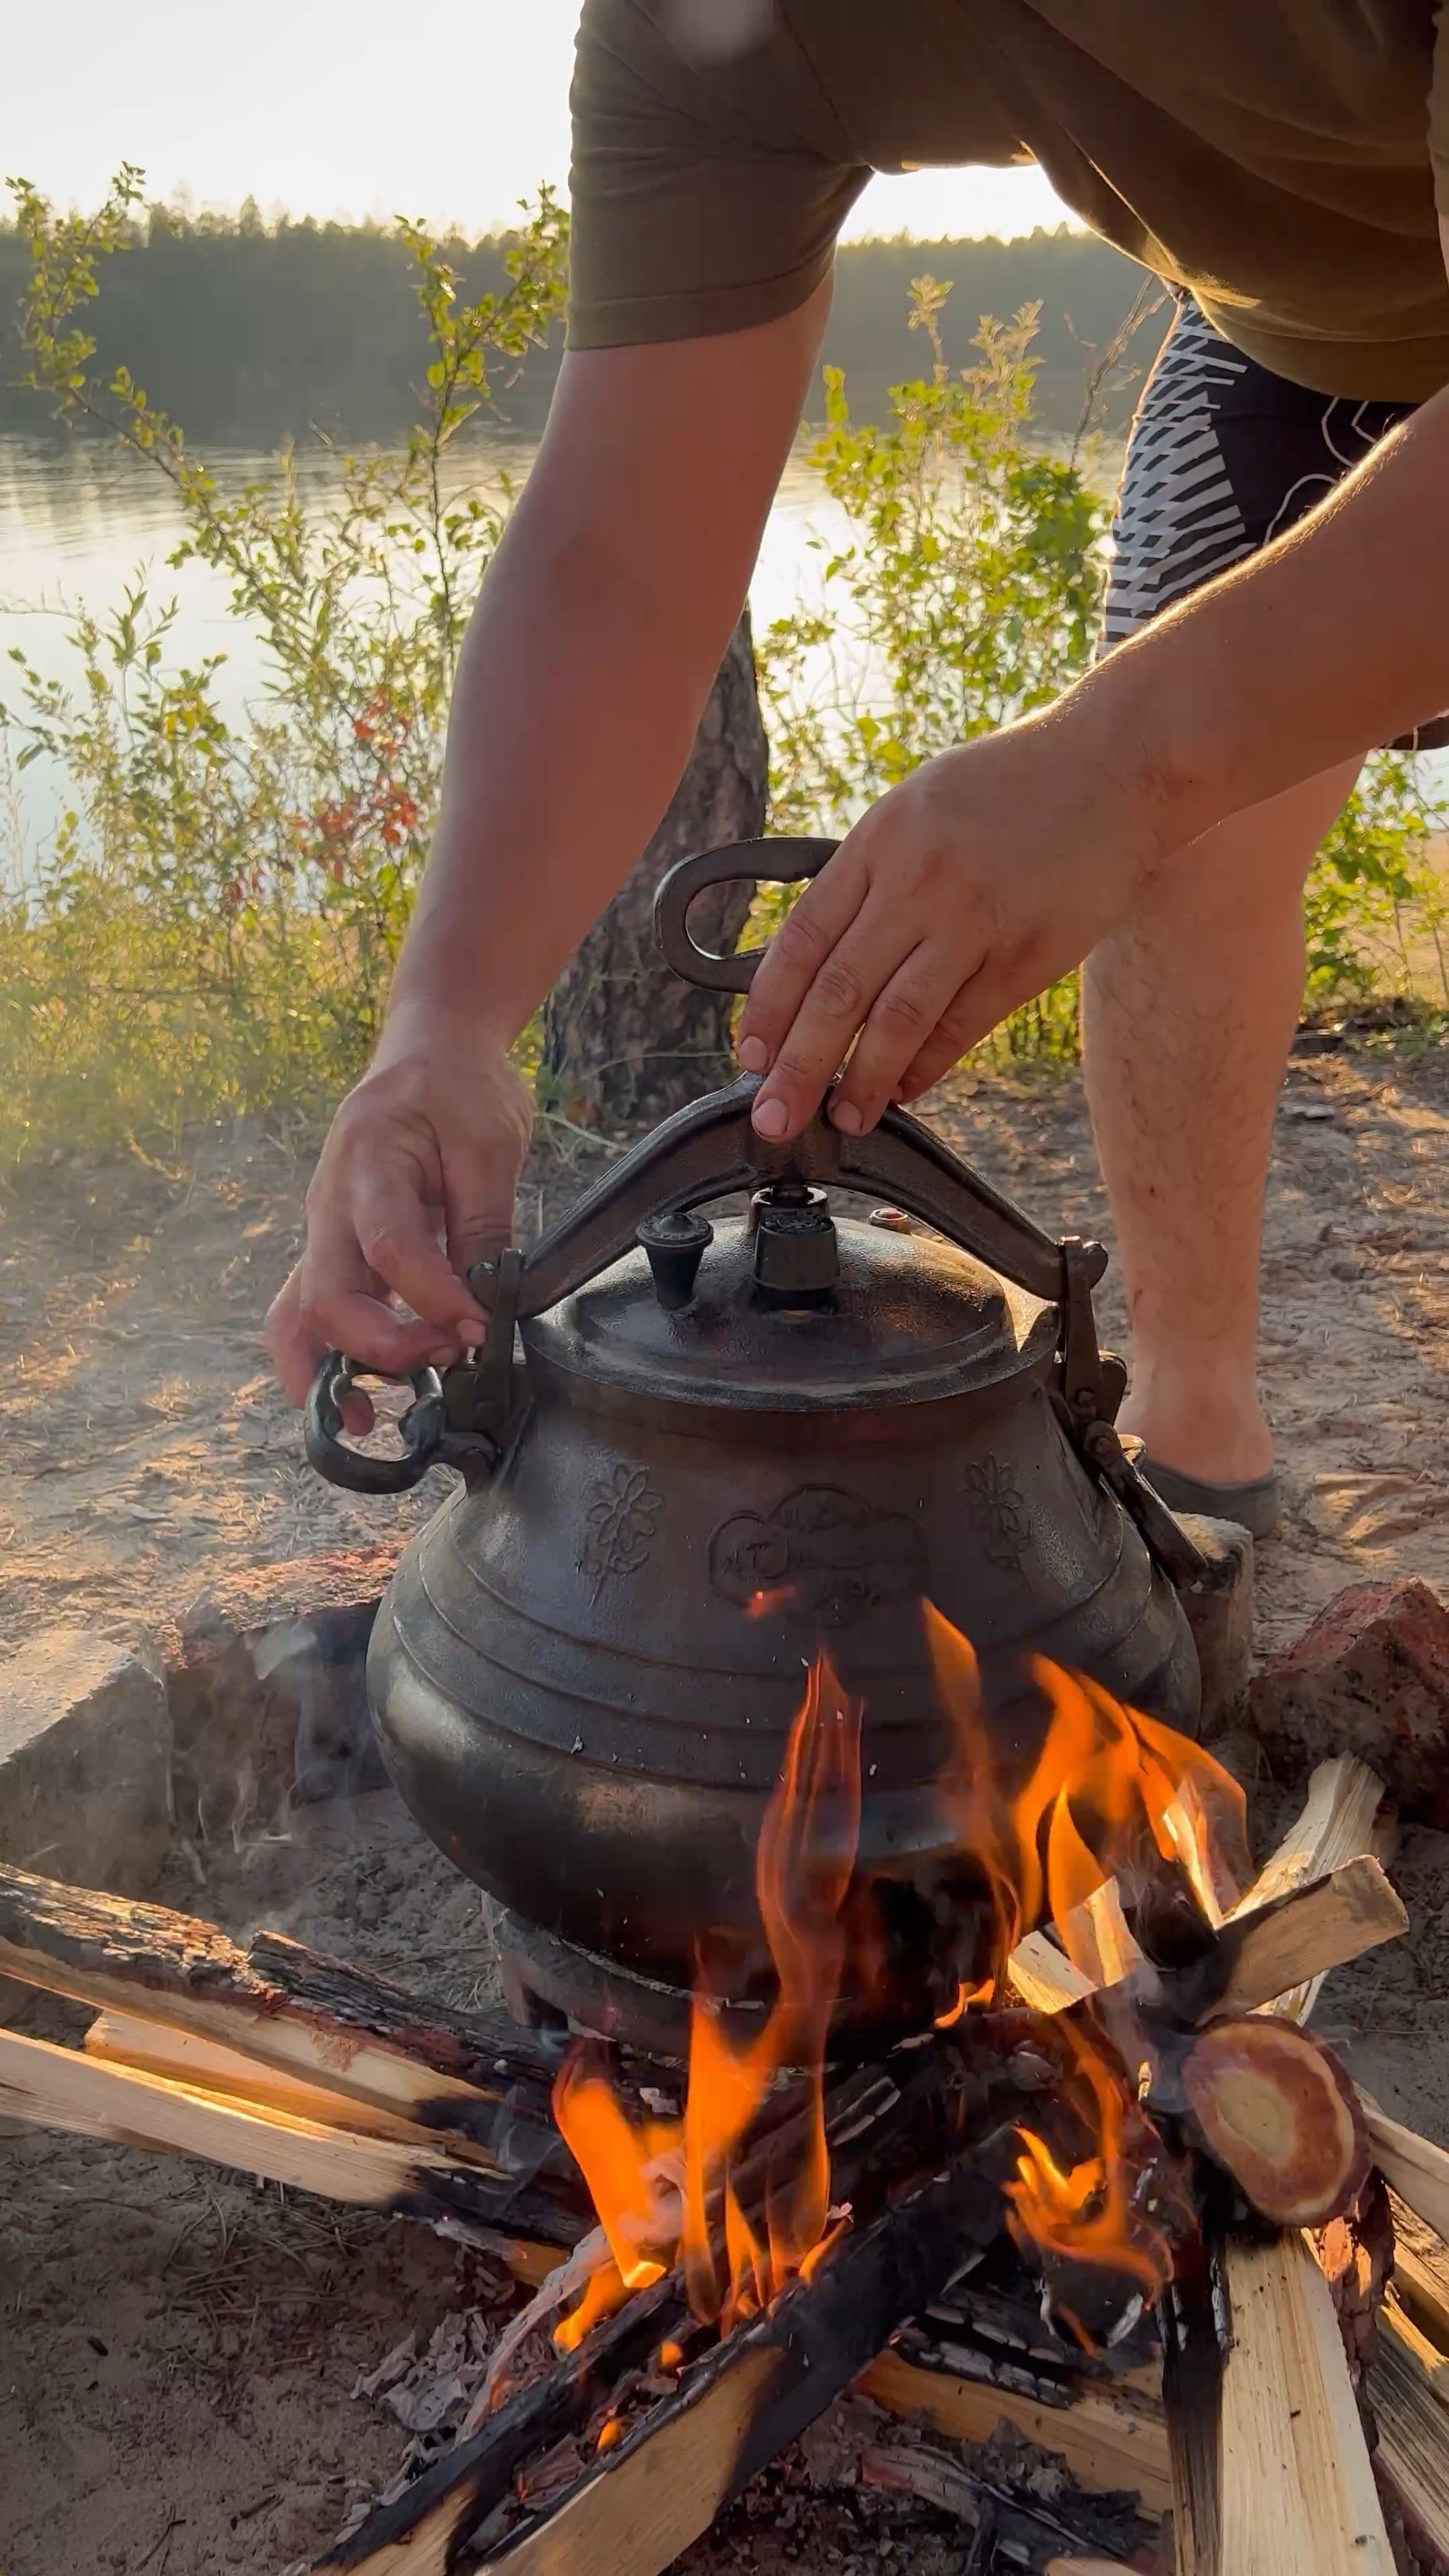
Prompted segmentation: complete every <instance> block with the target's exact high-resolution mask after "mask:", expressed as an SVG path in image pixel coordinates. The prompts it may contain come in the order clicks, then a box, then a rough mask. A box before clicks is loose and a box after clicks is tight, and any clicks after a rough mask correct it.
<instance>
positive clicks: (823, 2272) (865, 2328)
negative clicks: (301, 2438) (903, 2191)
mask: <svg viewBox="0 0 1449 2576" xmlns="http://www.w3.org/2000/svg"><path fill="white" fill-rule="evenodd" d="M1009 2139H1010V2132H1009V2131H1004V2132H1000V2133H997V2134H995V2135H993V2136H992V2137H990V2138H988V2139H986V2140H984V2141H983V2142H982V2144H981V2146H980V2147H979V2148H978V2149H977V2150H976V2151H975V2152H974V2153H973V2154H972V2155H970V2156H965V2157H962V2158H960V2159H958V2160H957V2162H956V2163H955V2164H953V2165H952V2166H951V2167H949V2168H948V2170H947V2171H946V2172H945V2173H944V2174H942V2175H940V2176H938V2177H937V2178H936V2179H935V2180H934V2181H932V2182H929V2183H927V2184H926V2185H924V2187H923V2188H922V2189H920V2190H919V2191H917V2192H914V2193H913V2194H911V2195H910V2197H909V2198H907V2199H906V2200H903V2201H901V2202H900V2203H898V2204H897V2205H896V2206H895V2207H894V2208H892V2209H889V2210H887V2211H886V2212H885V2213H884V2214H883V2215H882V2216H881V2217H880V2218H878V2219H876V2220H875V2221H874V2222H873V2223H872V2224H871V2225H869V2226H867V2227H863V2228H860V2229H859V2230H856V2231H852V2232H851V2233H849V2234H847V2235H846V2236H845V2237H844V2238H842V2239H841V2241H840V2242H839V2244H838V2245H837V2246H836V2247H835V2249H834V2250H833V2251H832V2252H831V2253H830V2254H829V2255H828V2256H827V2257H826V2258H825V2260H824V2261H822V2262H821V2263H820V2264H818V2265H817V2266H816V2267H815V2268H814V2269H813V2270H812V2272H811V2274H810V2277H809V2279H808V2280H800V2281H796V2282H794V2283H793V2284H792V2285H791V2287H790V2288H789V2289H787V2290H786V2291H784V2292H783V2293H782V2295H781V2296H780V2297H779V2298H778V2299H777V2300H775V2302H774V2303H773V2305H772V2306H771V2307H770V2308H769V2310H768V2311H767V2312H766V2313H765V2314H764V2315H762V2316H759V2317H757V2318H755V2319H754V2320H753V2321H752V2322H751V2323H748V2324H743V2325H740V2326H737V2327H736V2329H735V2331H734V2332H733V2333H732V2334H730V2335H729V2336H727V2337H726V2338H725V2339H724V2340H723V2341H722V2342H719V2343H716V2344H715V2345H714V2347H713V2349H712V2350H710V2351H708V2352H706V2353H705V2354H704V2355H703V2356H702V2358H700V2359H699V2360H698V2361H696V2362H694V2363H693V2364H692V2365H687V2366H686V2367H685V2368H684V2370H683V2371H682V2372H681V2373H680V2381H679V2387H678V2392H677V2394H674V2395H671V2396H669V2397H667V2398H664V2399H662V2400H660V2401H658V2402H657V2403H656V2404H654V2405H652V2406H651V2407H650V2408H649V2409H648V2410H647V2412H646V2413H645V2414H644V2415H643V2417H642V2418H641V2419H640V2420H639V2421H638V2422H636V2423H634V2424H632V2425H628V2426H626V2427H625V2429H624V2432H623V2437H622V2439H620V2440H619V2441H617V2442H616V2444H615V2445H614V2446H613V2447H612V2448H610V2449H609V2450H607V2451H605V2452H604V2453H603V2454H602V2455H601V2456H600V2457H599V2459H598V2461H597V2463H596V2465H595V2466H594V2467H593V2468H592V2469H590V2470H589V2471H587V2472H586V2473H585V2475H584V2477H583V2479H582V2481H581V2482H579V2483H577V2484H575V2485H573V2486H571V2487H570V2488H568V2489H566V2490H565V2492H564V2494H563V2495H562V2496H561V2497H557V2498H555V2499H554V2500H553V2501H551V2502H549V2503H547V2504H545V2505H543V2506H542V2507H541V2508H540V2509H539V2510H538V2511H536V2512H534V2513H531V2514H530V2513H527V2512H525V2517H524V2519H523V2520H522V2521H521V2522H518V2521H515V2522H514V2523H513V2527H512V2528H511V2529H509V2530H507V2531H506V2532H504V2531H490V2530H489V2525H490V2523H491V2522H492V2521H493V2520H494V2518H495V2517H496V2516H497V2515H498V2514H499V2513H500V2511H504V2510H506V2509H507V2508H508V2507H509V2506H510V2504H511V2502H512V2500H513V2499H514V2498H515V2496H516V2494H517V2492H518V2486H519V2481H520V2480H521V2481H522V2487H523V2495H524V2501H525V2505H526V2498H527V2464H528V2462H529V2461H530V2459H533V2458H536V2457H540V2456H541V2455H542V2453H543V2451H544V2450H545V2449H547V2448H549V2447H552V2446H553V2445H554V2444H555V2443H556V2442H557V2440H558V2439H559V2436H560V2434H561V2433H562V2432H565V2431H567V2430H570V2429H571V2428H573V2427H575V2426H577V2425H578V2424H579V2423H580V2421H582V2420H583V2419H584V2417H585V2416H586V2415H587V2414H588V2412H589V2411H590V2410H591V2408H592V2407H593V2406H594V2404H596V2403H597V2402H598V2400H599V2399H601V2398H604V2399H607V2397H608V2394H609V2387H610V2385H611V2379H610V2374H611V2373H612V2374H613V2377H614V2379H615V2380H616V2379H617V2377H618V2376H619V2373H620V2369H621V2366H622V2367H624V2368H627V2367H628V2366H629V2362H630V2361H632V2360H633V2359H634V2357H635V2356H636V2355H639V2354H644V2353H649V2352H652V2351H653V2350H654V2349H655V2348H656V2346H657V2344H658V2343H659V2341H660V2340H661V2338H662V2337H663V2336H664V2335H666V2334H668V2333H669V2332H670V2331H671V2325H670V2319H671V2315H678V2314H679V2313H680V2312H682V2310H683V2290H682V2284H681V2283H680V2282H679V2280H678V2279H675V2280H672V2281H666V2282H662V2283H660V2284H658V2285H657V2287H656V2289H655V2290H652V2291H646V2292H645V2293H643V2294H642V2296H641V2297H640V2298H636V2299H634V2300H631V2301H630V2302H629V2303H628V2305H626V2306H625V2307H624V2308H623V2309H621V2310H620V2312H619V2314H618V2316H616V2317H614V2318H611V2319H609V2320H608V2321H607V2323H606V2324H605V2325H603V2326H601V2327H598V2328H596V2329H595V2330H594V2332H593V2333H592V2334H591V2335H588V2336H586V2337H585V2339H584V2341H583V2342H582V2343H581V2344H580V2345H579V2347H578V2350H577V2351H576V2352H575V2353H573V2354H572V2355H570V2356H569V2358H568V2360H567V2361H566V2362H564V2363H562V2364H560V2365H559V2366H558V2367H557V2368H556V2369H555V2370H553V2371H552V2372H551V2373H550V2374H549V2375H548V2376H547V2378H546V2379H545V2380H543V2381H542V2382H540V2383H538V2385H537V2386H535V2387H534V2388H532V2389H530V2390H528V2391H526V2392H525V2393H524V2394H523V2396H522V2397H521V2398H519V2399H516V2400H514V2401H513V2402H512V2403H511V2404H509V2405H505V2406H504V2407H502V2408H500V2410H499V2412H498V2414H497V2415H496V2416H495V2417H494V2418H493V2419H492V2421H491V2422H490V2423H489V2424H488V2425H486V2426H485V2427H484V2429H483V2431H482V2432H480V2433H478V2434H476V2435H475V2436H474V2437H473V2439H472V2440H471V2441H467V2442H463V2443H460V2444H459V2445H458V2446H457V2448H456V2449H455V2450H454V2451H452V2452H450V2453H449V2454H448V2455H447V2456H446V2458H444V2459H442V2460H440V2461H438V2462H437V2463H436V2464H435V2466H434V2467H433V2468H431V2469H428V2470H426V2471H425V2472H424V2474H423V2476H422V2477H421V2478H419V2479H418V2480H417V2482H416V2483H415V2485H413V2486H412V2487H410V2488H409V2489H408V2490H407V2492H406V2493H405V2494H404V2495H402V2496H400V2497H399V2498H398V2499H397V2500H396V2502H395V2503H393V2504H391V2505H386V2506H383V2507H381V2508H380V2509H379V2511H378V2512H376V2513H375V2514H373V2515H371V2516H370V2517H369V2519H368V2521H367V2522H365V2523H364V2524H363V2525H362V2526H361V2528H360V2530H358V2531H357V2532H354V2533H353V2534H351V2535H350V2536H349V2538H347V2539H346V2540H343V2541H339V2542H338V2543H337V2545H336V2546H335V2547H334V2548H333V2549H332V2550H330V2551H329V2552H328V2553H327V2554H326V2556H325V2557H324V2558H322V2559H321V2560H320V2561H319V2562H318V2563H319V2566H320V2567H322V2568H326V2569H338V2570H344V2569H345V2570H348V2571H353V2576H364V2571H365V2576H448V2571H449V2570H451V2569H453V2568H455V2567H456V2566H457V2565H458V2564H459V2563H460V2560H461V2557H462V2554H463V2552H464V2550H465V2549H466V2548H468V2547H469V2546H470V2545H472V2546H475V2547H477V2546H481V2547H482V2549H483V2550H484V2551H485V2552H490V2551H491V2552H493V2553H496V2554H492V2555H488V2554H485V2555H484V2556H483V2558H482V2561H481V2566H480V2576H482V2570H483V2569H494V2568H496V2569H499V2570H500V2571H501V2570H502V2569H503V2568H504V2567H505V2566H506V2567H507V2570H508V2576H565V2571H576V2570H577V2569H579V2568H587V2569H588V2571H589V2576H660V2571H661V2570H663V2569H664V2568H666V2567H668V2566H670V2565H671V2564H672V2562H673V2560H674V2559H675V2558H676V2557H678V2556H679V2554H680V2552H681V2551H682V2550H684V2549H687V2548H688V2547H689V2546H690V2544H691V2542H692V2541H694V2540H696V2539H698V2537H699V2536H700V2534H701V2533H702V2532H704V2531H706V2530H707V2529H708V2528H709V2525H710V2523H711V2522H712V2521H713V2519H714V2517H715V2515H716V2514H717V2513H718V2512H719V2511H720V2510H721V2509H722V2507H723V2506H724V2505H725V2504H726V2503H728V2502H729V2501H730V2499H731V2498H732V2497H733V2496H735V2495H737V2494H739V2492H740V2491H741V2489H742V2488H743V2487H745V2486H746V2485H747V2484H748V2483H749V2481H750V2479H751V2478H752V2477H753V2476H754V2475H755V2474H756V2472H757V2471H758V2470H759V2469H761V2468H763V2467H765V2466H766V2464H767V2463H768V2462H769V2461H770V2460H771V2459H773V2458H774V2457H775V2455H776V2453H777V2452H779V2451H780V2450H782V2449H783V2448H784V2447H785V2446H786V2444H787V2443H789V2442H792V2441H794V2440H795V2439H796V2437H797V2436H798V2435H799V2434H800V2433H802V2432H803V2431H804V2430H805V2428H806V2426H807V2425H809V2424H812V2423H813V2422H814V2421H815V2419H816V2417H817V2416H818V2415H819V2414H821V2413H822V2412H823V2410H824V2409H825V2407H827V2406H828V2405H829V2404H830V2403H831V2402H832V2400H833V2399H834V2398H836V2397H837V2396H839V2395H840V2393H841V2391H842V2390H843V2389H845V2388H847V2387H848V2386H849V2385H850V2384H851V2382H852V2381H853V2380H855V2379H856V2378H857V2377H858V2376H859V2374H860V2372H861V2371H862V2370H864V2369H865V2368H866V2367H867V2365H868V2364H869V2363H870V2361H871V2360H872V2358H873V2356H874V2355H875V2354H876V2353H877V2352H878V2351H879V2350H880V2347H881V2346H882V2344H884V2343H885V2342H887V2341H888V2339H889V2337H890V2336H891V2334H892V2333H893V2332H894V2331H895V2329H896V2327H897V2326H898V2325H900V2324H901V2323H902V2322H903V2321H904V2319H905V2318H906V2317H908V2316H910V2315H911V2314H913V2313H914V2311H915V2310H916V2309H917V2308H920V2307H924V2306H925V2305H927V2304H928V2302H929V2301H930V2299H931V2298H932V2297H933V2296H934V2295H935V2294H936V2292H937V2291H939V2290H940V2289H942V2288H943V2287H944V2286H945V2283H946V2282H947V2281H948V2280H949V2279H950V2278H951V2276H952V2274H953V2273H954V2272H955V2271H956V2270H957V2269H958V2268H959V2265H960V2263H961V2260H962V2256H963V2252H964V2251H965V2250H966V2249H968V2248H969V2247H970V2246H971V2245H973V2244H985V2243H990V2242H991V2241H992V2240H993V2239H994V2238H995V2237H996V2236H997V2235H998V2234H999V2233H1000V2230H1001V2226H1002V2211H1003V2203H1002V2198H1001V2192H1000V2181H999V2175H1000V2170H1001V2169H1002V2168H1003V2166H1004V2163H1005V2159H1006V2156H1007V2152H1008V2148H1009ZM650 2303H652V2305H651V2304H650ZM646 2307H649V2308H650V2313H649V2316H648V2319H647V2324H644V2323H642V2322H634V2321H635V2320H636V2312H638V2311H640V2310H643V2309H645V2308H646ZM626 2348H627V2352H628V2360H626V2359H625V2352H626Z"/></svg>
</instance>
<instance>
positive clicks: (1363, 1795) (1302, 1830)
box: [1228, 1753, 1384, 1922]
mask: <svg viewBox="0 0 1449 2576" xmlns="http://www.w3.org/2000/svg"><path fill="white" fill-rule="evenodd" d="M1383 1799H1384V1784H1383V1782H1382V1780H1380V1779H1379V1778H1378V1776H1377V1774H1376V1773H1374V1772H1372V1771H1371V1770H1370V1769H1369V1767H1368V1764H1367V1763H1366V1762H1360V1761H1359V1759H1358V1756H1357V1754H1354V1753H1340V1754H1337V1755H1336V1756H1335V1757H1334V1759H1333V1761H1331V1762H1320V1763H1319V1765H1318V1768H1317V1770H1316V1771H1315V1772H1314V1774H1313V1777H1312V1779H1311V1780H1310V1781H1309V1783H1308V1796H1307V1799H1306V1800H1305V1802H1304V1805H1303V1809H1302V1812H1301V1814H1300V1815H1299V1816H1298V1817H1297V1818H1296V1820H1295V1822H1294V1823H1293V1824H1292V1825H1290V1827H1289V1829H1288V1831H1287V1833H1286V1834H1285V1835H1284V1837H1283V1840H1282V1841H1281V1842H1280V1843H1279V1845H1278V1847H1277V1849H1276V1851H1274V1852H1273V1854H1272V1856H1271V1858H1270V1859H1268V1860H1267V1861H1265V1862H1264V1864H1263V1867H1262V1869H1261V1870H1260V1871H1259V1873H1258V1876H1257V1877H1256V1878H1255V1879H1254V1881H1253V1884H1252V1886H1251V1887H1250V1888H1249V1889H1248V1891H1247V1894H1246V1895H1245V1896H1241V1897H1239V1899H1238V1902H1237V1904H1236V1905H1235V1906H1234V1907H1233V1908H1232V1910H1231V1912H1230V1914H1229V1916H1228V1920H1229V1922H1233V1921H1235V1920H1236V1918H1237V1917H1238V1916H1239V1915H1243V1914H1251V1913H1254V1912H1255V1911H1256V1910H1257V1909H1258V1908H1259V1907H1260V1906H1264V1905H1271V1904H1272V1903H1273V1902H1274V1900H1275V1898H1277V1897H1280V1896H1287V1895H1289V1894H1291V1892H1292V1890H1293V1889H1294V1888H1298V1887H1307V1886H1308V1885H1309V1883H1310V1882H1311V1881H1312V1880H1313V1879H1315V1878H1322V1877H1324V1876H1325V1875H1326V1874H1327V1872H1328V1871H1330V1870H1334V1869H1338V1868H1341V1866H1342V1864H1343V1863H1344V1862H1345V1861H1349V1860H1357V1859H1358V1858H1359V1857H1360V1855H1361V1854H1363V1853H1365V1852H1367V1853H1369V1854H1370V1855H1372V1856H1373V1857H1374V1858H1379V1859H1381V1858H1382V1856H1383V1855H1382V1854H1381V1853H1380V1852H1378V1851H1377V1850H1376V1848H1375V1844H1376V1836H1375V1831H1374V1820H1375V1818H1376V1817H1377V1815H1378V1812H1379V1809H1380V1807H1381V1806H1382V1805H1383Z"/></svg>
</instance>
